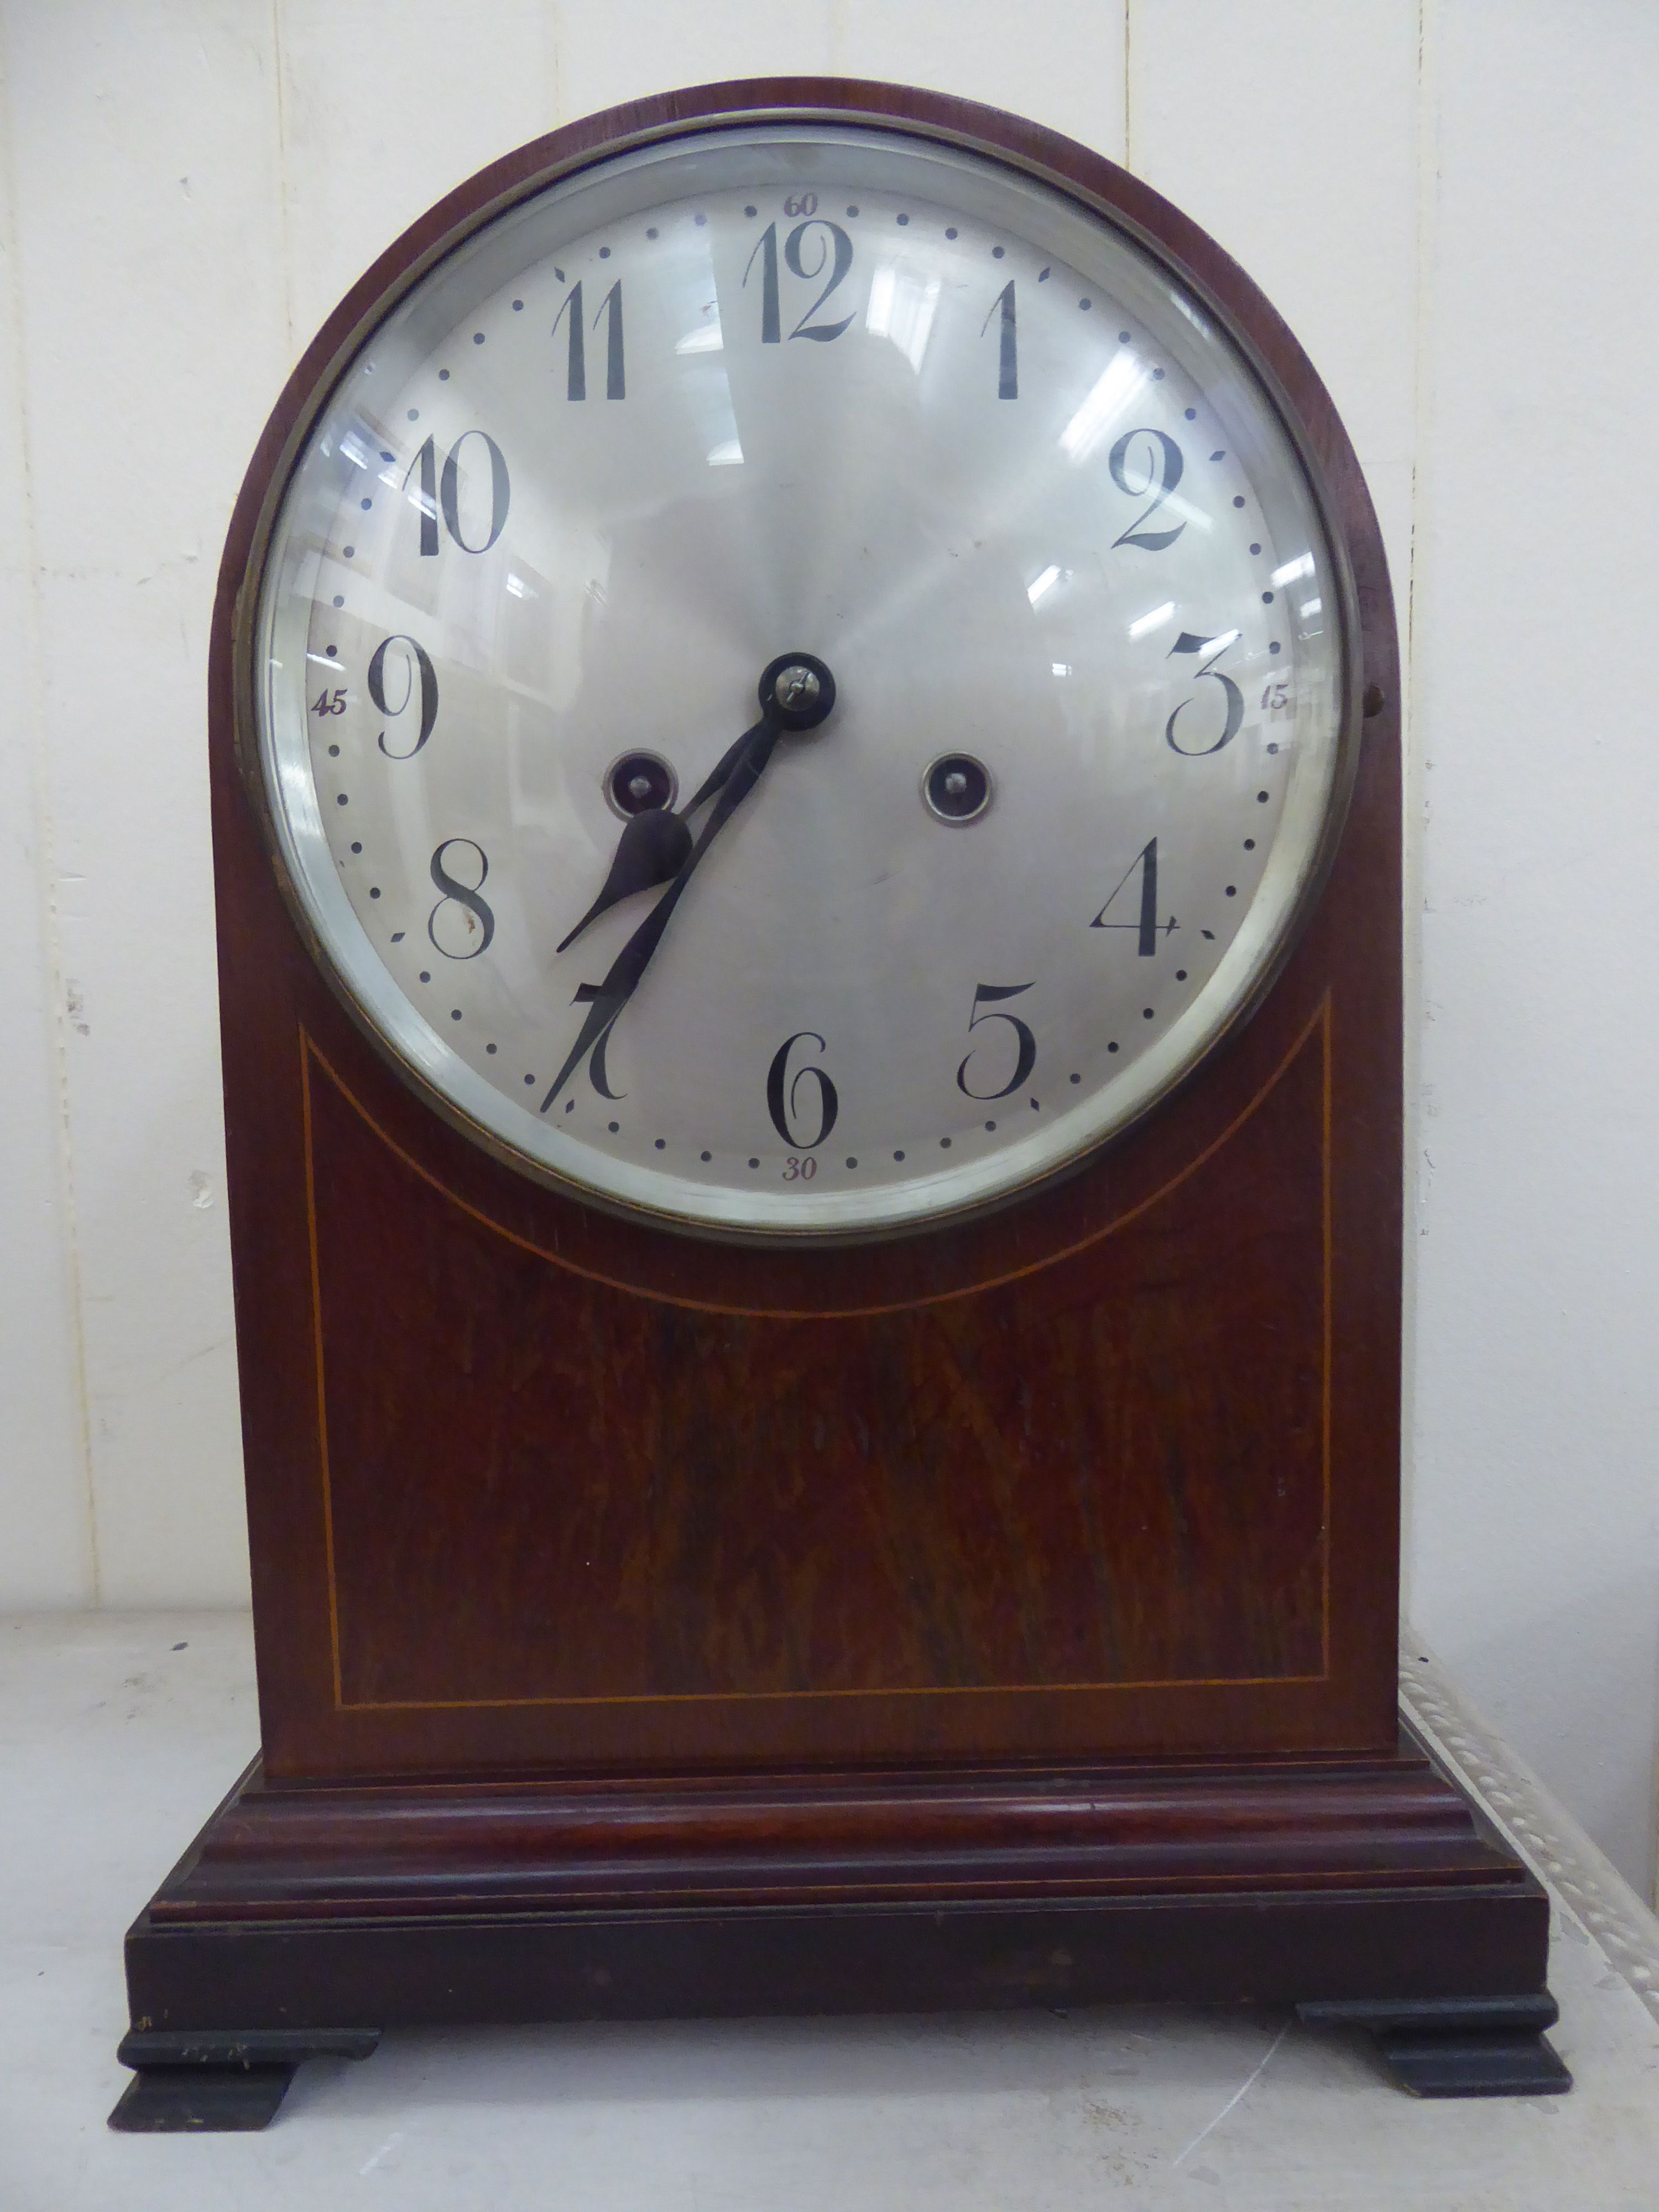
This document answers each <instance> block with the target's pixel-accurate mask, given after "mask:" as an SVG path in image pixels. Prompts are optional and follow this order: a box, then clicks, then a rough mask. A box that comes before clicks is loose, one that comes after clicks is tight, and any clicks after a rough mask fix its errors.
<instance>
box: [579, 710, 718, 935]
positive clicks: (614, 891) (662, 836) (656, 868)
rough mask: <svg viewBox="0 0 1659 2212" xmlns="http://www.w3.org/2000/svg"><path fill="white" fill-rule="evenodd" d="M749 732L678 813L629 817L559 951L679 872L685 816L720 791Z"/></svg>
mask: <svg viewBox="0 0 1659 2212" xmlns="http://www.w3.org/2000/svg"><path fill="white" fill-rule="evenodd" d="M759 726H760V725H759V724H758V723H757V724H756V728H757V729H758V728H759ZM754 734H755V732H754V730H745V731H744V733H743V735H742V736H741V737H740V738H738V740H737V741H736V743H735V744H731V745H728V746H727V747H726V750H725V752H724V753H723V754H722V755H721V756H720V759H719V760H718V761H716V762H715V763H714V767H713V768H712V769H710V770H709V772H708V775H707V776H706V777H705V778H704V779H703V781H702V787H700V789H699V790H698V791H697V793H696V796H695V797H693V798H691V799H688V800H687V801H686V803H685V805H684V806H683V807H682V808H681V809H680V811H679V812H678V814H672V813H670V812H669V811H667V809H666V808H665V807H661V806H648V807H647V808H646V809H645V811H643V812H642V813H640V814H635V815H630V816H629V819H628V820H627V821H626V822H625V823H623V833H622V836H620V837H619V838H618V839H617V857H616V859H615V860H612V862H611V872H610V874H609V875H608V876H607V877H606V878H605V885H604V888H603V889H602V890H601V891H600V893H599V896H598V898H596V899H595V900H594V902H593V903H592V906H591V907H589V908H588V909H587V912H586V914H585V915H583V916H582V918H581V920H580V921H579V922H578V923H577V924H576V927H574V929H573V930H571V931H570V932H569V933H568V935H567V936H565V937H563V938H562V939H560V941H559V944H558V946H557V950H558V951H561V952H563V951H566V950H567V949H568V947H569V946H570V945H574V943H575V941H576V939H578V938H579V937H580V935H581V933H582V932H583V930H585V929H586V927H587V926H588V924H589V923H590V922H592V921H598V920H599V916H600V915H602V914H605V913H606V912H607V911H608V910H609V909H610V908H611V907H613V906H615V905H616V904H617V902H618V900H620V899H625V898H632V897H633V896H634V894H635V891H648V890H651V889H652V888H653V885H654V884H665V883H667V882H668V881H669V880H670V878H671V877H674V876H677V875H678V873H679V872H680V870H681V868H682V867H684V865H685V860H686V856H687V855H688V854H689V853H690V850H691V831H690V817H691V816H692V815H694V814H695V813H696V811H697V809H698V808H699V807H700V806H701V805H702V804H703V803H704V801H705V800H706V799H712V798H713V797H714V793H716V792H717V791H720V790H722V789H723V788H724V787H725V786H726V781H727V780H728V779H729V777H730V775H731V774H732V769H733V768H735V767H736V765H737V762H738V755H739V754H740V753H741V752H742V750H743V749H744V746H745V745H746V744H748V742H749V740H750V738H752V737H753V736H754Z"/></svg>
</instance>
